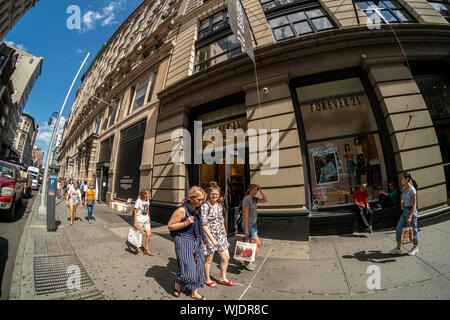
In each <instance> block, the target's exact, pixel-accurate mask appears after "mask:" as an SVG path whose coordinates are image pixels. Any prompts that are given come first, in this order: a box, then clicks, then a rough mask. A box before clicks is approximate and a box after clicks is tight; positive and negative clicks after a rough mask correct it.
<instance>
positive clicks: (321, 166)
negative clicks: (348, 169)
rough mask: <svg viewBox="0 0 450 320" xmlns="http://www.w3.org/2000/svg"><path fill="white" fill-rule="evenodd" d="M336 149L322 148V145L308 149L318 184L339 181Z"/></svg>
mask: <svg viewBox="0 0 450 320" xmlns="http://www.w3.org/2000/svg"><path fill="white" fill-rule="evenodd" d="M337 151H338V150H337V148H336V147H333V148H330V149H324V148H323V147H322V146H318V147H315V148H312V149H310V150H309V152H310V154H311V156H312V163H313V166H314V172H315V179H316V184H317V185H318V186H319V185H326V184H332V183H335V182H338V181H339V172H338V169H337V168H338V158H337Z"/></svg>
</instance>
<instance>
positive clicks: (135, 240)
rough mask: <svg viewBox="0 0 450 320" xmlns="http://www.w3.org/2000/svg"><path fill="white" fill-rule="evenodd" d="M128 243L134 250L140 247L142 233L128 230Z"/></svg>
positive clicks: (131, 229)
mask: <svg viewBox="0 0 450 320" xmlns="http://www.w3.org/2000/svg"><path fill="white" fill-rule="evenodd" d="M128 242H129V243H131V244H132V245H133V246H135V247H136V248H140V247H141V246H142V233H140V232H139V231H136V230H135V229H133V228H130V231H128Z"/></svg>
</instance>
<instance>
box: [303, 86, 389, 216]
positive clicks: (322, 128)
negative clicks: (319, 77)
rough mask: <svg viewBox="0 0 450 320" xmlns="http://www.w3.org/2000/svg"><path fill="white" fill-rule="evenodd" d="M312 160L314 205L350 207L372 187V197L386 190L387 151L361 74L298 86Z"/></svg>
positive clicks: (310, 174)
mask: <svg viewBox="0 0 450 320" xmlns="http://www.w3.org/2000/svg"><path fill="white" fill-rule="evenodd" d="M296 93H297V97H298V99H299V104H298V105H299V108H300V113H301V117H302V124H303V129H304V133H305V137H306V148H307V154H308V155H307V156H308V163H309V168H308V170H309V172H308V173H309V177H310V188H311V196H312V199H311V206H312V209H314V210H317V209H320V208H322V207H329V206H337V205H349V204H352V203H353V192H354V191H355V190H356V189H357V188H359V186H360V185H361V184H363V183H366V184H367V185H368V188H367V189H368V192H369V200H376V199H378V192H379V190H381V189H386V188H387V184H388V181H387V173H386V165H385V161H384V155H383V149H382V145H381V141H380V137H379V132H378V128H377V124H376V121H375V117H374V114H373V112H372V108H371V105H370V102H369V98H368V97H367V95H366V93H365V90H364V87H363V85H362V83H361V80H360V79H359V78H350V79H344V80H337V81H330V82H325V83H320V84H314V85H307V86H302V87H298V88H297V89H296Z"/></svg>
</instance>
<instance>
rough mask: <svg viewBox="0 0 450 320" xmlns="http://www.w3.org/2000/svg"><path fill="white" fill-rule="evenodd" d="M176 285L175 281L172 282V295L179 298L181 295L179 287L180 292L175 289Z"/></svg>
mask: <svg viewBox="0 0 450 320" xmlns="http://www.w3.org/2000/svg"><path fill="white" fill-rule="evenodd" d="M176 283H177V282H176V281H174V282H173V295H174V296H175V297H177V298H179V297H180V295H181V286H180V290H177V289H175V284H176Z"/></svg>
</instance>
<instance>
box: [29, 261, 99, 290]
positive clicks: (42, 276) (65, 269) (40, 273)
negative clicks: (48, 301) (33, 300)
mask: <svg viewBox="0 0 450 320" xmlns="http://www.w3.org/2000/svg"><path fill="white" fill-rule="evenodd" d="M69 277H71V279H70V280H69ZM68 280H69V281H68ZM68 284H70V286H68ZM78 284H79V288H71V286H78ZM34 286H35V290H36V294H37V295H45V294H54V293H58V292H65V291H68V292H70V291H72V290H71V289H76V290H79V289H81V288H85V287H89V286H94V283H93V281H92V280H91V278H90V277H89V275H88V274H87V272H86V270H85V269H84V267H83V265H82V264H81V263H80V260H78V257H77V256H76V255H64V256H50V257H35V258H34Z"/></svg>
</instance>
